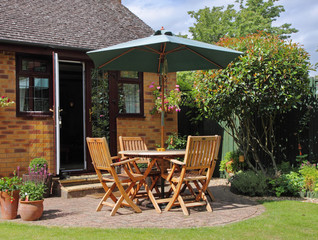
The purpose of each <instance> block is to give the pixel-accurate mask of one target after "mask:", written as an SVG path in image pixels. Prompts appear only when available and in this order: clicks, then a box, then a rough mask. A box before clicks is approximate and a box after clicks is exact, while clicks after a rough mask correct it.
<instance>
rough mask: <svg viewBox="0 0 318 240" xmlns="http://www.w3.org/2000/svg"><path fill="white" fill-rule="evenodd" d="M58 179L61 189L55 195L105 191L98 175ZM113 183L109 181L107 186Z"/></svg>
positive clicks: (68, 195)
mask: <svg viewBox="0 0 318 240" xmlns="http://www.w3.org/2000/svg"><path fill="white" fill-rule="evenodd" d="M107 175H108V174H107ZM56 181H57V182H58V186H59V190H58V191H57V194H55V195H57V196H60V197H61V198H65V199H66V198H78V197H84V196H87V195H94V194H98V193H105V191H104V189H103V187H102V185H101V184H100V182H99V180H98V177H97V175H83V176H72V177H70V178H68V179H62V180H58V179H56ZM111 184H112V183H107V186H108V187H110V186H111ZM123 186H124V187H125V186H127V184H123ZM115 191H116V189H115Z"/></svg>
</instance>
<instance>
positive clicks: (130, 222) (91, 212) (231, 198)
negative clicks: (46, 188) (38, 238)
mask: <svg viewBox="0 0 318 240" xmlns="http://www.w3.org/2000/svg"><path fill="white" fill-rule="evenodd" d="M210 190H211V191H212V192H213V194H214V196H215V198H216V201H214V202H212V207H213V212H212V213H209V212H207V211H205V209H202V208H201V209H200V208H191V209H190V216H184V215H183V213H182V210H181V209H178V208H176V209H172V210H171V211H169V212H163V213H161V214H158V213H156V211H155V210H154V209H150V208H146V207H144V206H141V209H142V210H143V212H142V213H138V214H136V213H133V212H132V211H131V210H130V209H129V208H127V209H126V208H121V209H119V210H118V212H117V214H116V215H115V216H114V217H110V216H109V214H110V208H109V207H107V206H104V207H103V209H102V211H100V212H96V211H95V208H96V206H97V204H98V202H99V200H100V199H99V198H96V197H94V196H86V197H81V198H73V199H62V198H58V197H51V198H47V199H45V201H44V213H43V216H42V218H41V219H40V220H38V221H34V222H24V221H22V220H21V219H20V218H19V216H18V218H17V219H15V220H10V221H11V222H17V223H27V224H35V225H44V226H63V227H97V228H123V227H124V228H130V227H133V228H138V227H140V228H144V227H150V228H180V227H187V228H190V227H204V226H218V225H225V224H229V223H233V222H238V221H242V220H245V219H248V218H252V217H255V216H258V215H260V214H261V213H263V212H264V211H265V208H264V207H263V206H262V205H261V204H258V203H257V202H255V201H253V200H250V199H248V198H245V197H243V196H238V195H235V194H233V193H231V192H230V191H229V186H227V185H226V181H225V180H224V179H215V180H213V179H212V181H211V184H210ZM2 221H3V220H2Z"/></svg>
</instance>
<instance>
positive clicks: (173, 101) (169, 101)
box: [149, 82, 182, 114]
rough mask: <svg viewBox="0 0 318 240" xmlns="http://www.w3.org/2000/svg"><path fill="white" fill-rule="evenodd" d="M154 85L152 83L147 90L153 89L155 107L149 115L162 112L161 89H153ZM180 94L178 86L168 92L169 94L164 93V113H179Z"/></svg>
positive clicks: (158, 87)
mask: <svg viewBox="0 0 318 240" xmlns="http://www.w3.org/2000/svg"><path fill="white" fill-rule="evenodd" d="M154 84H155V83H154V82H152V83H151V85H150V86H149V88H154V91H153V95H154V100H155V106H154V108H153V110H152V111H151V113H152V114H153V113H155V112H162V91H161V90H160V89H161V87H160V86H157V87H155V85H154ZM181 96H182V92H181V91H180V89H179V85H176V86H175V89H172V90H170V92H169V93H168V92H165V94H164V110H165V111H166V112H170V111H173V110H175V111H176V112H179V111H181V109H180V103H181Z"/></svg>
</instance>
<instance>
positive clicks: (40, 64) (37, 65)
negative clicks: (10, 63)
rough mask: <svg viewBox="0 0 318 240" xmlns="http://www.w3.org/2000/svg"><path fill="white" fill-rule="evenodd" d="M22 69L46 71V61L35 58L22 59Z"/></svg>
mask: <svg viewBox="0 0 318 240" xmlns="http://www.w3.org/2000/svg"><path fill="white" fill-rule="evenodd" d="M22 71H32V72H47V63H46V62H45V61H37V60H28V59H23V60H22Z"/></svg>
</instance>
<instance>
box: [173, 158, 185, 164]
mask: <svg viewBox="0 0 318 240" xmlns="http://www.w3.org/2000/svg"><path fill="white" fill-rule="evenodd" d="M170 162H172V163H175V164H178V165H185V163H184V162H181V161H179V160H177V159H170Z"/></svg>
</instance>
